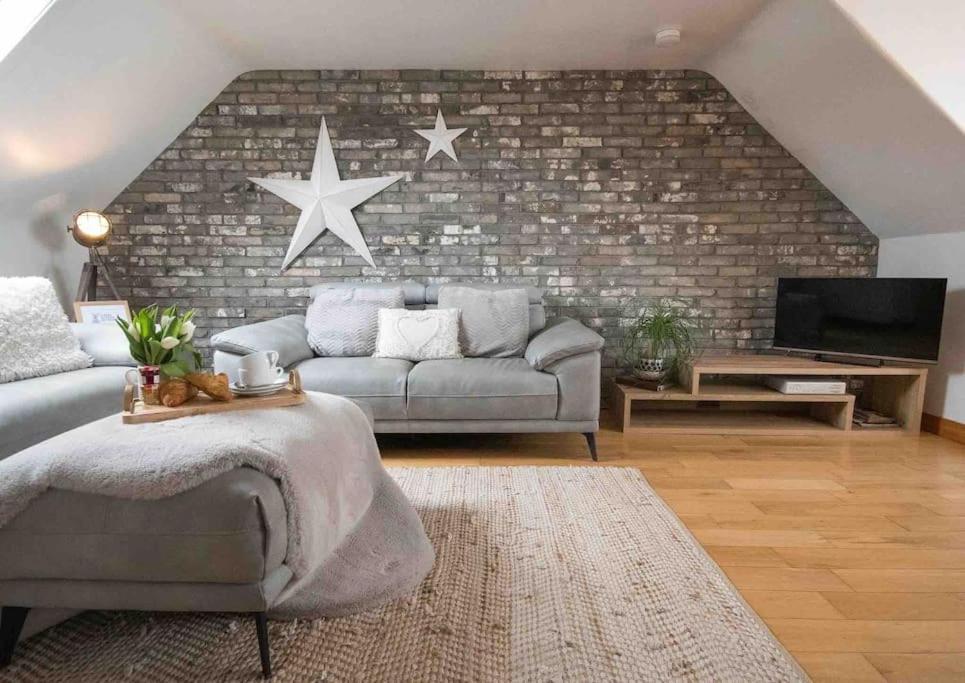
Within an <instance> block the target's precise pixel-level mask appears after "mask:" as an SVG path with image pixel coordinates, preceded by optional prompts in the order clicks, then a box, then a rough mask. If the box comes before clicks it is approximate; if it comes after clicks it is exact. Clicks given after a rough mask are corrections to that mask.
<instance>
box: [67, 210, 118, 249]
mask: <svg viewBox="0 0 965 683" xmlns="http://www.w3.org/2000/svg"><path fill="white" fill-rule="evenodd" d="M70 234H71V235H73V236H74V239H75V240H76V241H77V243H78V244H80V245H82V246H85V247H88V248H93V247H97V246H100V245H102V244H104V243H105V242H107V240H108V238H109V237H110V236H111V221H110V219H108V218H107V216H105V215H104V214H102V213H99V212H97V211H81V212H79V213H77V214H76V215H75V216H74V220H73V222H72V224H71V227H70Z"/></svg>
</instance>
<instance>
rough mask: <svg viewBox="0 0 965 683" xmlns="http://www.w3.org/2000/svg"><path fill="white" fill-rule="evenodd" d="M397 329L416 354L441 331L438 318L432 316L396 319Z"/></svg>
mask: <svg viewBox="0 0 965 683" xmlns="http://www.w3.org/2000/svg"><path fill="white" fill-rule="evenodd" d="M395 330H396V332H398V333H399V336H400V337H402V339H404V340H405V343H406V344H408V345H409V348H411V349H412V351H413V352H414V353H416V354H418V353H420V352H421V351H422V349H423V348H425V346H426V344H428V343H429V342H431V341H432V338H433V337H434V336H436V333H437V332H438V331H439V320H438V318H434V317H430V316H425V317H422V316H418V317H416V316H408V317H405V318H399V319H398V320H396V321H395Z"/></svg>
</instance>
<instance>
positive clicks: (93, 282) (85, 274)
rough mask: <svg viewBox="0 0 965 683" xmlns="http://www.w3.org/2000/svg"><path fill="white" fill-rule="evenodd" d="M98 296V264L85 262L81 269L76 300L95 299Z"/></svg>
mask: <svg viewBox="0 0 965 683" xmlns="http://www.w3.org/2000/svg"><path fill="white" fill-rule="evenodd" d="M96 298H97V266H95V265H94V264H93V263H85V264H84V267H83V268H82V269H81V271H80V283H79V284H78V285H77V297H76V298H75V299H74V300H75V301H94V300H95V299H96Z"/></svg>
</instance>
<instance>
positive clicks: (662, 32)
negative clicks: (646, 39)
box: [653, 26, 680, 47]
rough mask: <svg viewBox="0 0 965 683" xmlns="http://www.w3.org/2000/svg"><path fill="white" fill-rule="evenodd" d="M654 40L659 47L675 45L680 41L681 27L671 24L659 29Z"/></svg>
mask: <svg viewBox="0 0 965 683" xmlns="http://www.w3.org/2000/svg"><path fill="white" fill-rule="evenodd" d="M653 42H654V44H656V46H657V47H673V46H674V45H676V44H677V43H679V42H680V29H679V28H676V27H671V26H668V27H666V28H661V29H657V35H656V36H655V37H654V41H653Z"/></svg>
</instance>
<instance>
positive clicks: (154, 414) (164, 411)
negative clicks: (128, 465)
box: [121, 370, 305, 424]
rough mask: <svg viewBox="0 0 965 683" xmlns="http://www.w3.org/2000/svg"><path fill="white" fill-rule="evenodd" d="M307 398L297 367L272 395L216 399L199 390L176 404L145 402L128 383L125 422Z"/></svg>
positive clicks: (267, 405)
mask: <svg viewBox="0 0 965 683" xmlns="http://www.w3.org/2000/svg"><path fill="white" fill-rule="evenodd" d="M304 402H305V392H304V391H302V380H301V377H299V375H298V371H297V370H292V371H291V372H289V373H288V386H287V387H285V388H284V389H282V390H281V391H279V392H278V393H277V394H272V395H271V396H235V397H234V399H233V400H231V401H216V400H214V399H212V398H210V397H208V396H206V395H205V394H201V393H199V394H198V395H197V396H195V397H194V398H192V399H191V400H190V401H188V402H187V403H182V404H181V405H179V406H177V407H175V408H168V407H167V406H162V405H157V406H150V405H145V404H144V403H143V402H141V401H136V400H134V388H133V387H132V386H130V385H128V386H126V387H124V406H123V408H124V409H123V411H122V412H121V420H122V421H123V422H124V424H143V423H145V422H162V421H164V420H176V419H177V418H179V417H188V416H189V415H204V414H206V413H227V412H230V411H232V410H251V409H253V408H282V407H285V406H297V405H301V404H302V403H304Z"/></svg>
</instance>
